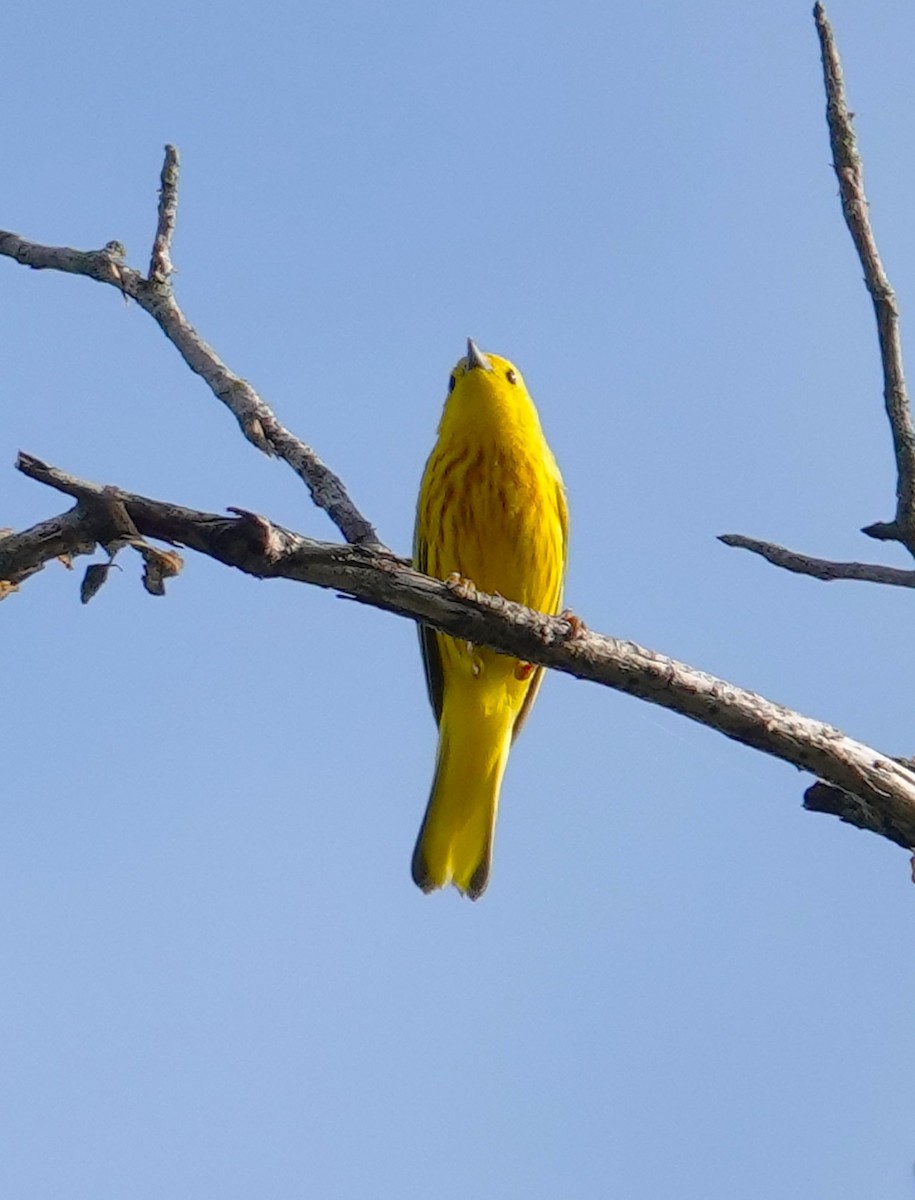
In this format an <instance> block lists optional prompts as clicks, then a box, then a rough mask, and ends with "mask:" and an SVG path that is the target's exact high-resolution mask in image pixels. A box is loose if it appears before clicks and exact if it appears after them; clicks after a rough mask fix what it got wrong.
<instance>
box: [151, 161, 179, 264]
mask: <svg viewBox="0 0 915 1200" xmlns="http://www.w3.org/2000/svg"><path fill="white" fill-rule="evenodd" d="M177 219H178V151H177V150H176V149H175V147H174V146H166V147H165V162H164V163H163V164H162V176H161V180H160V187H159V221H158V224H157V226H156V237H155V240H154V241H153V248H152V256H151V258H150V260H149V282H150V283H159V284H166V285H167V284H168V282H169V280H170V279H171V276H172V273H173V272H174V270H175V268H174V267H173V266H172V259H171V248H172V235H173V234H174V232H175V222H176V220H177Z"/></svg>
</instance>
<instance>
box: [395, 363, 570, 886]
mask: <svg viewBox="0 0 915 1200" xmlns="http://www.w3.org/2000/svg"><path fill="white" fill-rule="evenodd" d="M448 389H449V395H448V398H447V400H446V401H445V410H444V412H443V413H442V419H441V423H440V425H439V428H438V442H437V443H436V445H435V449H434V450H433V451H432V454H431V456H430V458H429V461H428V463H427V464H426V470H425V472H424V474H423V481H422V486H421V488H420V493H419V504H418V507H417V513H416V534H415V539H414V550H413V557H414V563H415V566H416V568H417V570H419V571H423V572H425V573H426V574H428V575H432V576H434V577H435V578H436V579H447V578H449V576H451V575H453V574H457V575H458V576H460V577H461V578H463V579H466V580H469V581H470V582H471V583H473V584H474V585H475V586H476V587H477V588H478V589H479V590H480V591H482V592H498V593H499V594H500V595H502V596H505V597H506V598H507V599H509V600H517V601H518V602H519V603H520V604H526V605H528V607H530V608H536V609H540V610H541V611H543V612H549V613H555V612H557V611H558V610H559V605H560V602H561V599H562V582H563V576H564V574H565V565H566V542H567V533H568V515H567V511H566V501H565V493H564V491H563V486H562V476H561V475H560V474H559V468H558V467H557V466H556V460H555V459H554V458H553V455H552V452H551V451H550V448H549V446H548V445H547V443H546V439H545V438H544V436H543V431H542V429H541V428H540V419H539V417H538V416H537V410H536V408H535V407H534V402H533V400H531V398H530V396H529V395H528V392H527V388H526V387H525V386H524V380H523V379H522V378H521V372H520V371H518V370H517V368H515V367H513V366H512V364H511V363H510V362H508V361H507V360H506V359H504V358H499V357H498V356H497V355H495V354H483V353H482V351H480V350H479V349H478V348H477V347H476V345H474V343H473V341H471V340H468V342H467V355H466V357H465V358H462V359H461V360H460V362H459V363H458V364H457V366H456V367H455V368H454V370H453V371H452V372H451V378H450V380H449V383H448ZM420 645H421V648H422V654H423V662H424V665H425V668H426V682H427V684H428V688H429V699H430V700H431V701H432V708H433V710H434V711H435V717H436V720H437V721H438V727H439V741H438V755H437V758H436V763H435V779H434V780H433V783H432V794H431V796H430V797H429V804H428V807H427V809H426V815H425V818H424V820H423V823H422V828H421V829H420V831H419V837H418V839H417V842H416V849H415V850H414V852H413V879H414V881H415V882H416V883H417V884H418V886H419V887H421V888H422V889H423V891H424V892H430V891H432V890H433V889H434V888H439V887H444V886H445V885H446V884H448V883H453V884H454V885H455V887H457V888H458V889H459V890H460V891H461V892H463V893H464V894H465V895H467V896H470V897H471V899H473V900H476V899H477V897H478V896H480V895H482V893H483V890H484V889H485V887H486V884H487V883H488V881H489V868H490V863H491V860H492V839H493V829H494V826H495V821H496V809H497V807H498V803H499V788H500V786H501V783H502V775H503V773H504V771H505V764H506V762H507V761H508V752H509V750H510V748H511V744H512V741H513V740H514V738H515V737H516V736H517V734H518V731H519V730H520V729H521V726H522V724H523V722H524V720H525V718H526V717H527V714H528V712H529V711H530V707H531V705H532V704H533V702H534V698H535V697H536V695H537V689H538V688H539V687H540V679H541V675H542V673H543V672H542V668H540V667H537V668H534V667H533V666H532V665H531V664H530V663H523V662H519V661H518V659H515V658H509V657H507V656H505V655H502V654H497V653H496V652H495V651H494V650H487V649H484V648H482V647H478V646H474V645H471V644H470V643H468V642H460V641H457V640H456V639H454V638H451V637H448V636H446V635H445V634H441V633H436V632H435V631H434V630H432V629H428V628H426V627H425V626H421V627H420Z"/></svg>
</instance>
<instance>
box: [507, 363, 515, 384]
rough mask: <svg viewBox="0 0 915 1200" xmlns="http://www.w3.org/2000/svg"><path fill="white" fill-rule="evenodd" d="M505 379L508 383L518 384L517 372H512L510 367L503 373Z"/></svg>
mask: <svg viewBox="0 0 915 1200" xmlns="http://www.w3.org/2000/svg"><path fill="white" fill-rule="evenodd" d="M505 378H506V379H507V380H508V382H509V383H517V382H518V372H517V371H513V370H512V369H511V367H509V369H508V370H507V371H506V372H505Z"/></svg>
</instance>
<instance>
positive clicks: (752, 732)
mask: <svg viewBox="0 0 915 1200" xmlns="http://www.w3.org/2000/svg"><path fill="white" fill-rule="evenodd" d="M17 465H18V466H19V469H20V470H21V471H22V472H23V473H24V474H26V475H28V476H29V477H30V478H32V479H35V480H38V481H39V482H41V483H45V484H47V485H49V486H50V487H53V488H56V489H57V490H58V491H62V492H65V493H66V494H68V495H70V496H74V497H76V498H77V501H78V503H77V507H76V508H75V509H73V510H71V512H70V513H67V514H64V515H63V516H62V517H60V518H58V519H57V523H56V528H55V537H54V539H53V542H52V543H50V544H48V543H47V541H46V539H47V532H46V531H47V526H48V525H49V522H43V523H42V525H41V526H36V527H35V529H33V530H26V531H25V532H24V533H22V534H19V535H16V537H15V539H14V540H13V541H12V542H10V539H6V540H0V579H4V578H5V579H11V580H13V581H15V579H16V577H17V571H19V570H21V569H24V570H25V571H27V572H28V573H29V574H31V573H33V572H34V570H35V569H37V568H36V562H38V560H40V559H41V558H42V556H44V561H48V560H49V559H51V558H52V557H55V556H56V555H57V554H59V553H60V551H61V549H62V548H63V550H64V552H65V553H70V554H77V553H82V552H84V550H83V549H82V548H83V547H85V546H86V545H87V544H88V543H89V542H92V541H94V540H96V539H99V540H100V539H101V538H103V537H107V536H110V528H111V515H110V514H111V509H112V506H115V507H118V508H121V507H122V508H123V510H124V511H125V512H126V514H127V515H128V517H129V520H130V522H131V524H132V526H134V527H135V528H136V530H137V531H138V533H139V534H140V535H141V536H142V537H144V538H155V539H157V540H160V541H163V540H164V541H167V542H169V543H171V544H175V543H177V544H180V545H182V546H187V547H189V548H190V549H193V550H196V551H198V552H199V553H201V554H206V555H209V556H210V557H211V558H215V559H217V560H218V561H219V562H222V563H225V564H226V565H227V566H231V567H235V568H236V569H238V570H240V571H244V572H245V573H247V574H249V575H255V576H257V577H259V578H261V579H276V578H282V579H291V580H296V581H298V582H301V583H310V584H315V585H317V586H318V587H323V588H331V589H333V590H334V591H336V592H340V593H343V594H345V595H348V596H352V597H353V598H354V599H356V600H360V601H362V602H363V603H365V604H370V605H373V606H374V607H376V608H380V609H383V610H384V611H386V612H391V613H396V614H397V615H399V616H402V617H410V618H412V619H413V620H418V621H422V622H424V623H425V624H428V625H432V626H434V627H435V628H436V629H440V630H441V631H442V632H444V633H450V634H451V635H452V636H454V637H456V638H460V639H461V640H462V641H468V642H473V643H474V644H475V645H480V646H490V647H492V649H494V650H500V651H502V652H503V653H506V654H511V655H513V656H514V657H516V658H519V659H521V660H523V661H525V662H533V663H539V664H542V665H543V666H546V667H551V668H552V669H553V670H556V671H563V672H565V673H567V674H569V675H574V676H576V677H577V678H578V679H587V680H591V681H592V682H593V683H600V684H603V685H604V686H605V687H610V688H614V689H615V690H617V691H621V692H626V693H627V694H628V695H631V696H636V697H638V698H639V699H642V700H647V701H648V702H649V703H651V704H658V705H661V706H662V707H664V708H669V709H672V710H673V711H675V712H678V713H680V714H682V715H683V716H685V717H689V718H690V719H691V720H693V721H698V722H699V723H700V724H702V725H706V726H708V727H709V728H710V729H715V730H717V731H718V732H719V733H723V734H724V735H725V736H726V737H729V738H733V739H734V740H735V741H738V742H742V743H743V744H744V745H746V746H751V747H753V748H754V749H756V750H761V751H763V752H764V753H766V754H771V755H774V756H775V757H776V758H780V759H782V760H784V761H785V762H787V763H791V764H792V765H794V766H796V767H798V768H800V769H801V770H804V771H810V772H812V773H813V774H814V775H816V776H818V777H819V778H820V779H823V780H825V781H826V782H827V783H830V784H832V785H834V787H835V788H836V789H839V791H840V792H842V793H844V794H845V795H846V796H847V803H846V805H845V808H844V809H843V810H842V811H841V812H840V813H839V815H840V816H842V819H843V820H847V821H850V822H851V823H852V824H855V825H858V826H860V827H861V828H865V829H871V830H873V831H875V832H880V833H881V834H882V835H883V836H884V837H889V838H890V840H892V841H895V842H897V843H899V844H901V845H905V846H907V847H908V846H915V774H913V773H912V772H911V771H909V770H907V769H906V768H905V767H903V766H901V765H900V764H899V763H897V762H894V761H893V759H891V758H889V757H888V756H886V755H884V754H881V753H880V752H879V751H876V750H873V749H871V748H870V747H868V746H865V745H862V744H861V743H859V742H855V741H853V740H852V739H851V738H848V737H846V736H845V735H844V734H842V733H840V732H839V730H837V729H834V728H832V727H831V726H829V725H825V724H823V723H822V722H820V721H814V720H811V719H810V718H809V717H804V716H802V715H801V714H800V713H797V712H793V711H792V710H791V709H788V708H785V707H783V706H782V705H779V704H774V703H773V702H772V701H771V700H766V699H764V698H763V697H762V696H758V695H756V694H755V693H753V692H749V691H746V690H745V689H743V688H739V687H735V686H734V685H733V684H730V683H726V682H725V681H724V680H722V679H716V678H715V677H714V676H712V675H709V674H707V673H706V672H704V671H699V670H697V669H696V668H695V667H690V666H688V665H687V664H685V663H681V662H677V661H676V660H675V659H672V658H667V657H666V656H665V655H662V654H656V653H655V652H654V651H651V650H646V649H644V648H643V647H641V646H637V645H635V644H634V643H632V642H625V641H620V640H618V639H617V638H612V637H607V636H605V635H602V634H598V633H592V632H591V631H590V630H587V629H585V628H584V627H582V626H581V625H580V623H579V622H577V621H574V620H571V621H570V620H568V619H566V618H565V617H550V616H546V615H544V614H543V613H538V612H534V611H532V610H531V609H527V608H524V607H522V606H521V605H520V604H514V603H512V602H510V601H508V600H504V599H502V598H501V597H498V596H487V595H484V594H482V593H479V592H475V591H468V590H467V589H466V588H465V587H463V586H462V585H460V584H450V583H441V582H439V581H438V580H435V579H431V578H429V577H428V576H425V575H420V574H419V573H418V572H417V571H414V570H413V569H412V568H411V567H410V566H409V565H407V564H406V563H405V562H404V561H403V560H401V559H397V558H395V557H394V556H393V555H391V554H390V553H387V552H380V551H378V550H375V549H373V548H371V547H363V546H344V545H339V544H330V543H326V542H316V541H313V540H311V539H309V538H304V537H302V536H301V535H299V534H297V533H293V532H291V531H290V530H288V529H283V528H282V527H281V526H279V525H275V524H274V523H273V522H271V521H269V520H267V519H266V518H265V517H261V516H257V515H256V514H253V513H247V512H240V511H237V510H236V515H235V516H229V517H223V516H219V515H218V514H215V513H203V512H196V511H194V510H192V509H187V508H182V507H179V506H178V505H174V504H167V503H163V502H162V501H158V500H150V499H149V498H147V497H145V496H138V495H134V494H133V493H130V492H125V491H122V490H121V489H120V488H113V487H101V486H100V485H98V484H93V483H89V482H87V481H85V480H81V479H77V478H75V477H74V476H71V475H67V474H65V473H64V472H62V471H59V470H57V469H56V468H54V467H50V466H48V465H47V464H46V463H43V462H41V461H40V460H39V459H36V458H32V457H31V456H29V455H20V459H19V462H18V464H17ZM99 521H101V522H102V525H103V529H102V530H101V531H100V528H99V524H98V522H99ZM67 538H69V539H70V540H69V542H67Z"/></svg>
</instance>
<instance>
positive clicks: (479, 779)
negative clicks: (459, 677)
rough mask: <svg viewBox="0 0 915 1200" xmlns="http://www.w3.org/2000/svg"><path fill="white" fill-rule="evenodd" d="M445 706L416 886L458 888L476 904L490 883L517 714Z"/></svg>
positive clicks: (416, 856) (415, 869)
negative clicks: (500, 796) (490, 870)
mask: <svg viewBox="0 0 915 1200" xmlns="http://www.w3.org/2000/svg"><path fill="white" fill-rule="evenodd" d="M472 707H473V706H463V708H462V707H459V706H455V710H454V711H449V708H448V706H447V705H446V708H445V711H444V712H443V713H442V720H441V725H440V727H439V742H438V757H437V759H436V764H435V778H434V780H433V781H432V793H431V795H430V797H429V804H428V806H427V808H426V815H425V817H424V818H423V823H422V826H421V828H420V831H419V837H418V838H417V839H416V849H415V850H414V851H413V881H414V882H415V883H416V885H417V886H418V887H421V888H422V890H423V891H424V892H431V891H434V890H435V888H440V887H445V885H446V884H449V883H453V884H454V885H455V887H456V888H458V890H459V891H461V892H463V893H464V895H466V896H469V897H470V898H471V900H476V899H478V898H479V897H480V896H482V894H483V892H484V891H485V889H486V885H487V883H488V882H489V868H490V863H491V861H492V841H493V831H494V829H495V824H496V810H497V809H498V806H499V789H500V787H501V785H502V776H503V774H504V773H505V764H506V762H507V761H508V751H509V749H510V747H511V731H512V722H513V719H514V714H513V713H512V712H511V711H509V710H508V709H505V710H503V712H501V713H498V714H494V713H489V714H487V713H485V712H480V711H479V708H476V710H475V711H468V708H472Z"/></svg>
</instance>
